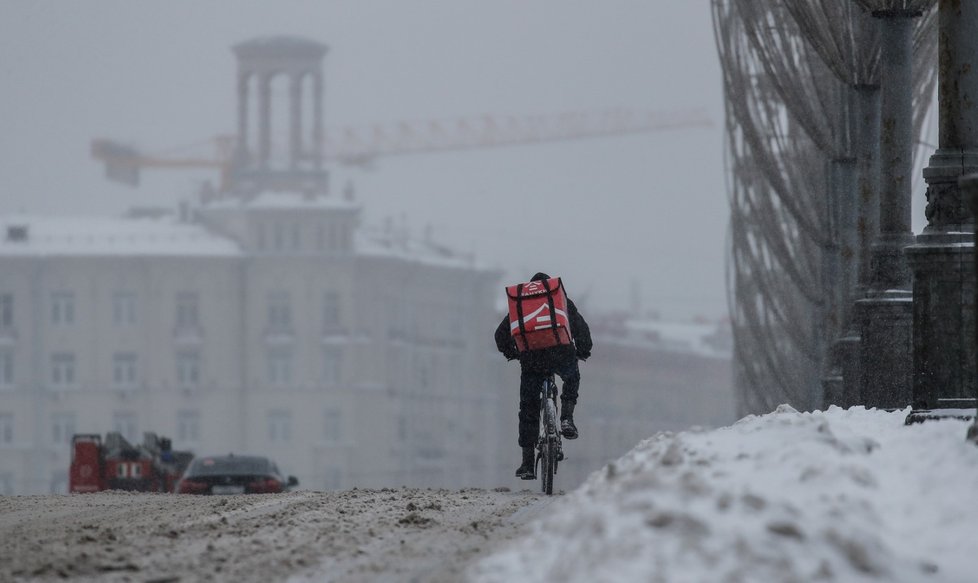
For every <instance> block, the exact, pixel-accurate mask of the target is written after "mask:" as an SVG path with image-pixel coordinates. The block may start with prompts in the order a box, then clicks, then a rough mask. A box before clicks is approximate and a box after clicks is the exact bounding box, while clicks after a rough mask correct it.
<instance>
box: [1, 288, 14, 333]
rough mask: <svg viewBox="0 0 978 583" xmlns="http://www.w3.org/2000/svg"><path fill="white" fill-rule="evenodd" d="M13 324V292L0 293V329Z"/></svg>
mask: <svg viewBox="0 0 978 583" xmlns="http://www.w3.org/2000/svg"><path fill="white" fill-rule="evenodd" d="M13 325H14V294H0V330H4V329H7V328H12V327H13Z"/></svg>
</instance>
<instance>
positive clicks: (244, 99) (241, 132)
mask: <svg viewBox="0 0 978 583" xmlns="http://www.w3.org/2000/svg"><path fill="white" fill-rule="evenodd" d="M250 78H251V76H250V75H248V74H246V73H238V143H237V147H238V148H241V149H244V150H247V149H248V79H250Z"/></svg>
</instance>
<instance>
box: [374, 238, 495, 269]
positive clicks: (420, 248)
mask: <svg viewBox="0 0 978 583" xmlns="http://www.w3.org/2000/svg"><path fill="white" fill-rule="evenodd" d="M355 244H356V251H357V254H358V255H363V256H367V257H389V258H392V259H401V260H404V261H411V262H416V263H420V264H424V265H432V266H436V267H449V268H465V269H481V267H480V266H479V265H477V264H476V262H475V260H474V259H473V258H472V257H471V256H468V255H461V254H459V253H456V252H454V251H452V250H451V249H449V248H447V247H445V246H443V245H439V244H437V243H434V242H432V241H427V240H419V239H414V238H410V237H406V236H402V235H398V234H396V233H385V232H380V231H374V230H370V229H361V230H360V231H358V232H357V238H356V243H355Z"/></svg>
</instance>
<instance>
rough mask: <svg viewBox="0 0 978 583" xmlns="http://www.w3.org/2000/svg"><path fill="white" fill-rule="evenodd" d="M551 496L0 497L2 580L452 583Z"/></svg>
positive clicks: (408, 492) (389, 492) (397, 492)
mask: <svg viewBox="0 0 978 583" xmlns="http://www.w3.org/2000/svg"><path fill="white" fill-rule="evenodd" d="M549 500H552V499H546V498H543V497H541V496H540V495H538V494H536V493H531V492H529V491H523V492H517V493H512V492H496V491H491V490H475V489H467V490H461V491H457V490H456V491H448V490H415V489H384V490H351V491H346V492H294V493H289V494H282V495H260V496H216V497H198V496H175V495H154V494H129V493H121V492H110V493H101V494H88V495H77V496H24V497H0V581H54V580H58V581H61V580H65V579H70V580H74V581H141V582H155V583H163V582H175V581H181V582H185V581H207V580H214V581H286V580H289V581H294V582H296V583H301V582H305V581H309V582H312V581H316V582H319V581H344V582H347V581H349V582H366V581H371V582H372V581H398V582H401V581H412V580H417V581H426V582H427V581H444V582H449V581H458V580H459V579H461V578H462V577H463V575H462V573H463V572H464V570H465V568H466V567H467V566H468V565H469V563H470V562H471V560H472V559H474V558H477V557H480V556H481V555H483V554H486V553H488V552H489V551H491V550H493V549H494V548H495V547H496V545H497V544H498V543H500V542H501V541H506V540H507V539H510V538H513V537H514V536H516V535H517V534H518V533H519V532H520V529H521V527H522V525H523V524H525V522H526V521H527V520H529V519H531V518H532V517H533V516H535V515H537V514H538V508H537V506H540V505H546V504H547V503H548V501H549Z"/></svg>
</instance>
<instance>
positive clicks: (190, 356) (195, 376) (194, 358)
mask: <svg viewBox="0 0 978 583" xmlns="http://www.w3.org/2000/svg"><path fill="white" fill-rule="evenodd" d="M177 384H178V385H179V386H180V387H184V388H194V387H196V386H198V385H199V384H200V353H199V352H197V351H196V350H187V351H181V352H178V353H177Z"/></svg>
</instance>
